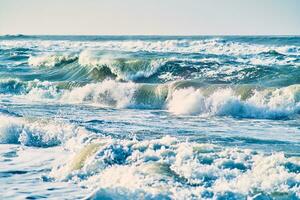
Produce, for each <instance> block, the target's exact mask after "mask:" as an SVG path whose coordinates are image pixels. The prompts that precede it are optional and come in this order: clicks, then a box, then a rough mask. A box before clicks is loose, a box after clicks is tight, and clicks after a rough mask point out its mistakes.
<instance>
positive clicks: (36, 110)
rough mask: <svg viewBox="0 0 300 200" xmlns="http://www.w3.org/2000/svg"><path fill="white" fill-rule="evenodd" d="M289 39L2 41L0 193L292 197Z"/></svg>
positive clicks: (297, 87) (294, 79) (293, 108)
mask: <svg viewBox="0 0 300 200" xmlns="http://www.w3.org/2000/svg"><path fill="white" fill-rule="evenodd" d="M299 114H300V38H299V37H288V36H286V37H271V36H269V37H268V36H259V37H254V36H251V37H250V36H248V37H246V36H243V37H242V36H226V37H225V36H224V37H222V36H220V37H214V36H205V37H204V36H203V37H200V36H194V37H188V36H186V37H183V36H182V37H179V36H23V35H18V36H0V183H1V185H4V187H2V188H0V194H1V195H0V196H3V197H5V198H10V199H16V198H21V199H22V198H43V197H45V198H52V199H57V198H59V197H61V196H62V195H63V196H64V197H65V198H66V199H74V198H78V199H81V198H91V199H105V198H106V199H245V198H249V199H299V198H300V159H299V152H300V129H299V127H300V126H299V124H300V115H299Z"/></svg>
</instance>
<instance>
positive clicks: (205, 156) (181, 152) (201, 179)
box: [51, 136, 300, 199]
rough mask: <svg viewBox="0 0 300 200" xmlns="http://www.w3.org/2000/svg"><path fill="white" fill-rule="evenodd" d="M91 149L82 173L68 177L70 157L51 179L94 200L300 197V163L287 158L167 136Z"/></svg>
mask: <svg viewBox="0 0 300 200" xmlns="http://www.w3.org/2000/svg"><path fill="white" fill-rule="evenodd" d="M93 143H94V144H97V143H98V144H100V145H99V147H98V150H97V151H95V152H94V153H92V154H91V155H89V156H88V157H87V158H86V159H85V160H83V161H82V162H83V163H82V167H81V168H79V169H77V170H75V171H72V170H71V171H70V168H69V163H70V162H72V157H71V158H70V160H67V161H66V163H65V164H61V163H60V164H59V166H56V167H54V168H53V170H52V172H51V176H52V177H54V178H57V179H59V180H66V181H70V180H71V181H75V182H77V183H79V184H82V185H84V186H87V187H89V188H90V189H93V190H95V192H94V193H93V194H92V195H91V197H93V198H103V197H105V196H106V197H115V198H116V199H130V198H154V197H157V198H162V197H164V198H171V199H191V198H196V199H201V198H205V197H206V198H208V196H209V198H218V197H222V196H224V195H225V196H226V195H231V197H232V198H233V197H236V198H237V197H239V198H246V197H253V196H255V195H258V194H262V195H270V196H272V194H273V193H275V192H277V191H281V192H286V193H287V194H288V195H299V190H300V188H299V184H297V183H299V181H300V175H299V173H297V172H296V171H295V169H294V168H293V167H289V165H291V166H292V165H293V166H299V165H300V161H299V159H296V158H294V157H290V158H287V157H285V156H284V154H283V153H273V154H264V153H263V152H255V151H252V150H247V149H245V150H243V149H238V148H224V147H220V146H217V145H212V144H199V143H194V142H182V141H179V140H177V139H176V138H172V137H169V136H166V137H163V138H161V139H156V140H148V141H136V140H132V141H130V140H115V139H109V138H98V139H96V140H93V141H90V142H88V144H93ZM79 153H80V151H78V152H77V153H75V155H76V154H79ZM255 191H256V192H255ZM228 192H229V193H228ZM207 195H208V196H207ZM229 197H230V196H229ZM298 197H299V196H298Z"/></svg>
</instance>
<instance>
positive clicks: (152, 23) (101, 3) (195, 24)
mask: <svg viewBox="0 0 300 200" xmlns="http://www.w3.org/2000/svg"><path fill="white" fill-rule="evenodd" d="M0 34H1V35H3V34H31V35H41V34H48V35H52V34H55V35H73V34H74V35H300V0H0Z"/></svg>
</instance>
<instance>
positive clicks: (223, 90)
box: [3, 80, 300, 119]
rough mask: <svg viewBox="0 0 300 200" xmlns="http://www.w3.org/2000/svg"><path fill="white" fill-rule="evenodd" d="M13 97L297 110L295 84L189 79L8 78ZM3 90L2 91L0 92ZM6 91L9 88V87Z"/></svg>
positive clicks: (299, 100)
mask: <svg viewBox="0 0 300 200" xmlns="http://www.w3.org/2000/svg"><path fill="white" fill-rule="evenodd" d="M9 83H11V85H8V88H9V90H11V88H12V87H13V86H14V85H16V86H14V87H15V92H14V94H18V95H17V96H15V97H19V98H25V99H27V100H28V101H31V102H32V101H48V102H53V103H55V102H56V103H67V104H91V105H94V106H100V107H112V108H139V109H145V108H146V109H166V110H168V111H169V112H170V113H173V114H175V115H212V116H232V117H242V118H265V119H285V118H286V119H287V118H293V116H296V115H298V114H299V112H300V85H291V86H288V87H258V86H255V85H231V86H228V85H207V84H205V83H202V82H195V81H178V82H172V83H169V84H138V83H133V82H127V83H124V82H118V81H115V80H104V81H103V82H101V83H90V84H86V85H84V86H77V85H74V86H72V85H71V84H67V83H49V82H39V81H37V80H36V81H33V82H29V83H28V84H27V85H25V84H22V82H16V81H13V80H9V81H8V82H7V84H9ZM6 92H7V91H6V90H4V92H3V93H4V94H5V93H6ZM11 92H12V91H11Z"/></svg>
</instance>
